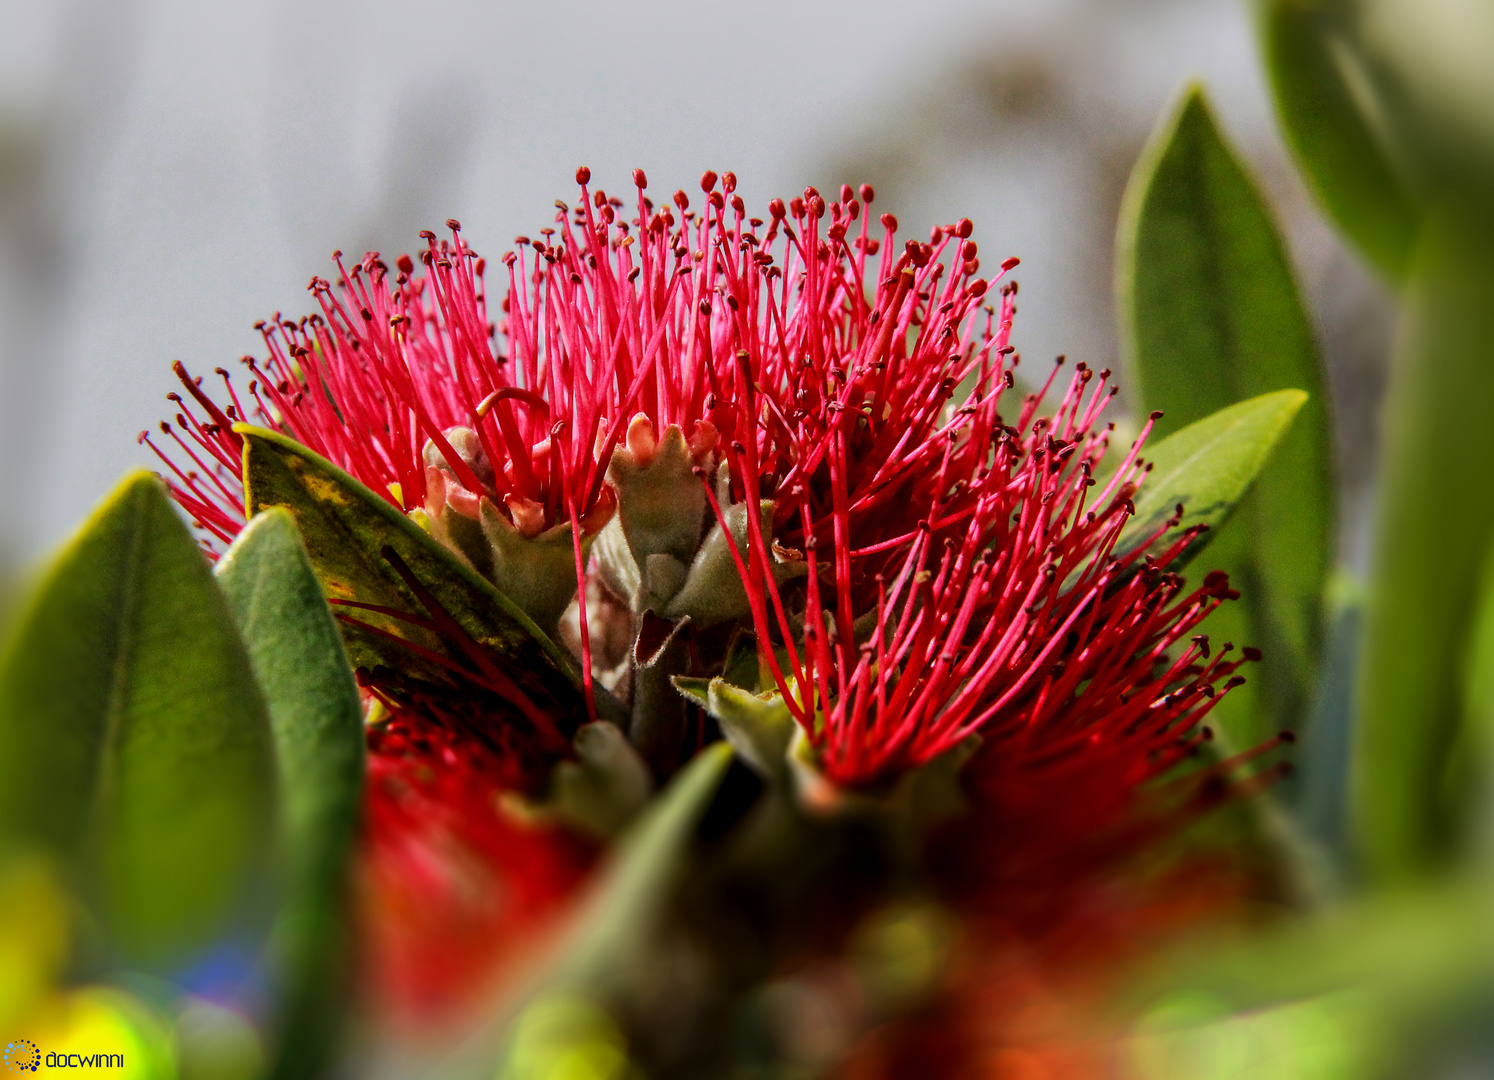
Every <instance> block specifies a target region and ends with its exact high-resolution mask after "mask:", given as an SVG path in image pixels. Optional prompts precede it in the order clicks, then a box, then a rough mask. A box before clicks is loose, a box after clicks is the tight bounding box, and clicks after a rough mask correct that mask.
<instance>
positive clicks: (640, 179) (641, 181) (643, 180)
mask: <svg viewBox="0 0 1494 1080" xmlns="http://www.w3.org/2000/svg"><path fill="white" fill-rule="evenodd" d="M633 186H634V187H636V188H638V190H639V191H642V190H643V189H644V188H646V187H648V174H647V173H646V172H644V171H643V170H642V169H634V170H633Z"/></svg>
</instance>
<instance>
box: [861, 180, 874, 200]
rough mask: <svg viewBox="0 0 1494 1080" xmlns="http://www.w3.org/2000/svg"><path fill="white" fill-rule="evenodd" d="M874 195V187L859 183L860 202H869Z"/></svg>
mask: <svg viewBox="0 0 1494 1080" xmlns="http://www.w3.org/2000/svg"><path fill="white" fill-rule="evenodd" d="M876 197H877V192H876V189H874V188H873V187H872V186H871V185H870V184H862V185H861V201H862V202H864V203H870V202H871V201H872V200H873V199H875V198H876Z"/></svg>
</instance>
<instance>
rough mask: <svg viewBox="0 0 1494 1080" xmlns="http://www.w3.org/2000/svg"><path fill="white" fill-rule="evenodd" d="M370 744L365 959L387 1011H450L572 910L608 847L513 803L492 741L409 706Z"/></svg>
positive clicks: (435, 1014) (362, 862)
mask: <svg viewBox="0 0 1494 1080" xmlns="http://www.w3.org/2000/svg"><path fill="white" fill-rule="evenodd" d="M368 749H369V755H368V785H367V797H366V800H365V805H364V818H363V838H362V842H361V844H360V846H359V852H358V858H357V879H358V885H359V896H360V900H361V902H360V904H359V910H358V913H357V914H358V919H359V922H360V924H361V928H362V937H363V939H364V942H365V945H366V948H365V950H364V952H363V954H362V956H361V957H360V965H361V967H362V968H363V970H364V972H365V973H366V974H368V975H370V976H372V978H371V979H370V981H369V983H368V986H369V988H370V990H371V996H373V997H374V998H375V999H376V1001H377V1004H379V1005H380V1006H381V1007H382V1008H383V1009H384V1010H386V1011H389V1012H392V1013H393V1014H395V1015H396V1016H400V1017H403V1018H404V1019H406V1020H408V1021H411V1022H417V1023H418V1022H420V1021H426V1020H432V1019H436V1020H439V1019H441V1018H442V1017H443V1016H445V1015H446V1014H448V1013H449V1011H450V1010H451V1009H452V1008H453V1007H456V1006H459V1005H460V1004H461V1003H462V1002H463V1001H464V1000H466V999H467V998H468V997H469V996H470V995H472V994H473V993H474V992H477V991H481V990H482V989H484V988H485V986H484V984H485V983H489V982H491V980H492V979H493V978H494V976H495V973H496V972H501V971H502V970H503V964H502V963H501V961H502V960H503V959H504V958H505V956H506V955H507V954H508V953H510V952H512V951H516V950H517V951H522V947H523V944H524V942H525V939H526V938H527V937H531V936H532V935H533V934H534V933H535V932H536V931H537V930H540V929H542V928H543V927H544V926H545V924H546V923H547V922H549V921H551V920H552V919H553V918H554V917H555V915H556V914H557V913H558V912H560V911H562V910H564V907H563V902H564V901H565V900H566V899H567V898H568V897H570V896H572V895H573V894H574V893H575V891H576V889H577V887H578V886H579V885H580V884H581V883H582V882H583V881H584V880H585V878H586V876H587V873H588V871H589V870H590V869H591V867H592V865H593V864H594V863H595V861H596V854H597V852H596V847H595V845H594V844H593V843H592V842H590V841H588V840H586V839H584V838H582V837H579V836H577V835H576V834H575V833H573V832H571V831H569V830H567V829H564V828H562V827H560V826H558V825H556V824H553V823H544V822H533V821H526V820H524V818H523V817H522V816H521V815H519V814H517V813H515V812H514V811H512V810H509V809H507V808H506V807H505V806H504V804H503V801H502V800H503V798H504V797H505V793H506V792H511V791H512V790H513V788H511V787H509V786H507V785H505V784H504V783H503V780H504V779H505V778H506V777H507V776H508V775H509V774H510V773H511V771H512V767H511V765H510V764H509V763H508V762H506V761H505V760H503V758H502V757H501V756H499V755H497V754H495V753H494V752H493V751H492V750H491V749H490V748H489V747H488V746H487V745H485V744H484V743H483V742H482V741H480V740H479V739H476V738H473V737H471V736H464V735H461V734H454V733H453V732H452V731H451V730H450V729H448V728H446V727H442V726H436V725H432V724H430V723H429V722H427V720H426V718H425V717H422V716H421V715H419V714H418V713H411V712H406V711H403V710H402V711H400V712H399V713H397V714H396V715H395V717H394V718H393V719H392V720H389V721H388V722H386V723H383V724H380V725H379V726H378V727H376V728H373V729H371V730H370V733H369V747H368Z"/></svg>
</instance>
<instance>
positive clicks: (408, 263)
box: [394, 255, 415, 276]
mask: <svg viewBox="0 0 1494 1080" xmlns="http://www.w3.org/2000/svg"><path fill="white" fill-rule="evenodd" d="M394 265H395V266H397V267H399V272H400V273H401V274H405V275H406V276H408V275H410V274H413V273H414V272H415V260H414V259H412V258H410V256H409V255H401V256H400V257H399V258H397V259H395V260H394Z"/></svg>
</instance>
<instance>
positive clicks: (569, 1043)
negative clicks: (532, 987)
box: [499, 994, 637, 1080]
mask: <svg viewBox="0 0 1494 1080" xmlns="http://www.w3.org/2000/svg"><path fill="white" fill-rule="evenodd" d="M636 1075H637V1074H636V1072H635V1071H634V1070H633V1069H632V1068H631V1067H630V1065H629V1061H628V1049H627V1040H626V1039H624V1038H623V1034H622V1032H621V1031H620V1030H619V1029H618V1026H617V1024H616V1023H614V1022H613V1020H612V1017H610V1016H608V1015H607V1013H606V1012H604V1011H603V1010H602V1009H601V1008H599V1007H598V1006H596V1005H595V1004H593V1003H592V1002H590V1001H587V1000H586V999H585V998H582V997H577V996H574V995H571V994H548V995H546V996H544V997H541V998H540V999H538V1000H537V1001H535V1002H534V1003H532V1004H531V1005H529V1006H528V1007H527V1008H525V1009H524V1011H523V1012H522V1013H520V1014H519V1018H518V1020H517V1021H516V1023H515V1024H514V1037H513V1043H512V1045H511V1046H510V1048H509V1053H508V1060H507V1061H506V1062H505V1064H504V1066H503V1069H502V1071H501V1072H500V1073H499V1076H500V1077H501V1078H502V1080H624V1078H629V1080H631V1078H633V1077H635V1076H636Z"/></svg>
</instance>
